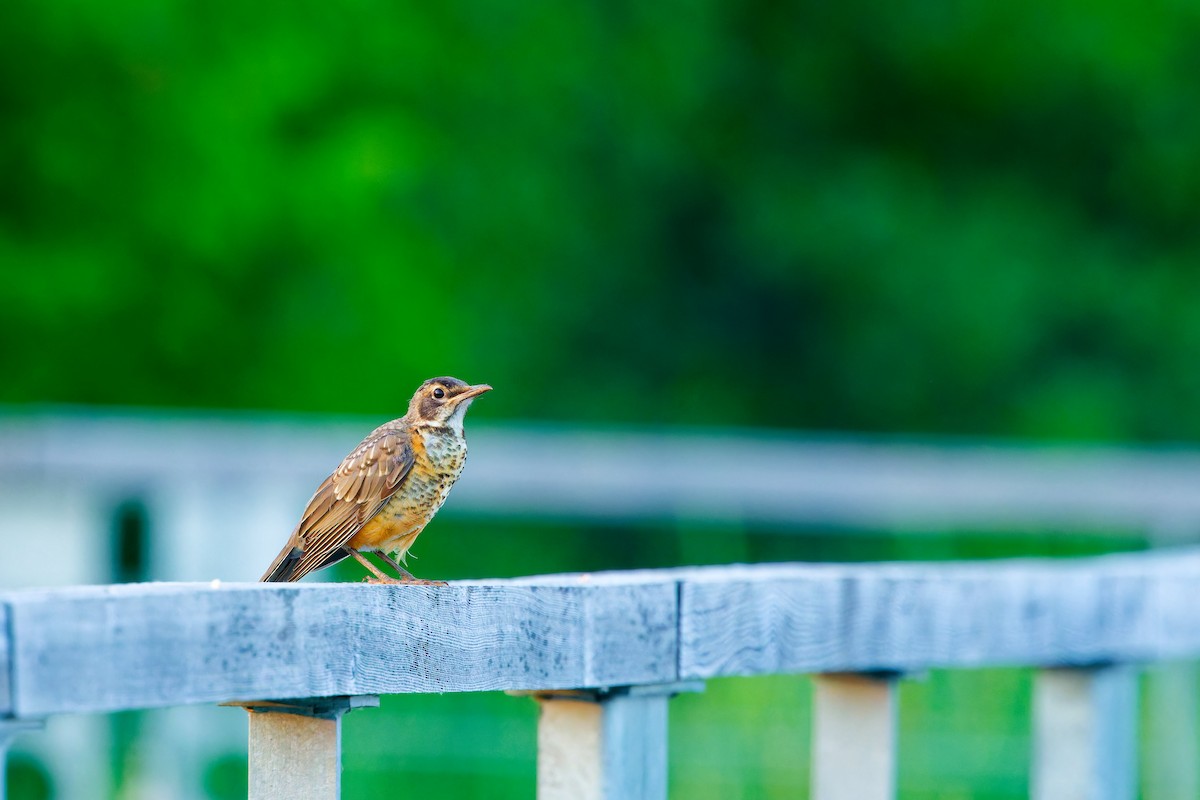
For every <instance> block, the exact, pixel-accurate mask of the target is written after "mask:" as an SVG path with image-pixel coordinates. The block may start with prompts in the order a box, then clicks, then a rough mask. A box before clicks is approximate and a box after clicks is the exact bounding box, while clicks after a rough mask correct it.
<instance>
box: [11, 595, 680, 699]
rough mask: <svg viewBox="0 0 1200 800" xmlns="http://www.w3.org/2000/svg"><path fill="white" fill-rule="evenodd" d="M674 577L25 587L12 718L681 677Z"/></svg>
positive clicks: (18, 609)
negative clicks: (599, 582)
mask: <svg viewBox="0 0 1200 800" xmlns="http://www.w3.org/2000/svg"><path fill="white" fill-rule="evenodd" d="M675 598H676V587H675V584H674V583H669V582H668V583H665V584H661V583H660V584H656V583H646V584H640V585H629V586H605V587H592V586H588V585H559V586H517V585H456V586H450V587H429V586H370V585H366V584H340V585H329V584H326V585H320V584H313V585H303V584H301V585H295V584H289V585H280V584H242V585H223V586H219V587H216V588H214V587H212V586H210V585H208V584H141V585H125V586H111V587H90V588H78V589H63V590H49V591H34V592H20V593H15V594H12V595H8V596H7V597H6V600H7V603H8V607H9V609H10V612H11V615H12V630H13V636H14V639H13V643H12V644H13V649H12V651H11V658H12V668H13V670H14V672H15V674H16V675H17V680H16V682H15V692H14V702H13V706H14V713H15V714H16V715H18V716H23V717H31V716H32V717H37V716H44V715H47V714H56V713H69V712H89V711H90V712H103V711H112V710H117V709H123V708H147V707H158V706H169V705H182V704H186V703H203V702H223V701H230V700H249V699H254V698H263V697H266V698H270V697H288V696H295V695H304V696H314V697H320V696H332V695H356V694H385V693H399V692H446V691H484V690H489V689H547V688H575V687H591V686H609V685H616V684H623V683H632V682H639V683H640V682H663V681H673V680H675V669H676V661H677V654H676V649H675V646H676V637H675V631H676V629H677V619H676V614H675V608H676V600H675Z"/></svg>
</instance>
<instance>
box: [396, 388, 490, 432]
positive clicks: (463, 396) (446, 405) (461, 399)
mask: <svg viewBox="0 0 1200 800" xmlns="http://www.w3.org/2000/svg"><path fill="white" fill-rule="evenodd" d="M491 390H492V387H491V386H488V385H487V384H486V383H478V384H475V385H474V386H472V385H470V384H469V383H465V382H464V381H460V380H459V379H458V378H430V379H429V380H427V381H425V382H424V383H422V384H421V388H419V389H417V393H416V394H414V395H413V398H412V402H410V403H409V404H408V416H409V419H411V420H412V421H413V422H414V423H415V424H418V425H420V424H424V425H438V426H441V425H444V426H446V427H448V428H451V429H452V430H455V431H457V432H459V433H462V429H463V417H464V416H465V415H466V413H467V407H468V406H470V405H471V401H472V400H474V399H475V398H476V397H478V396H479V395H481V394H483V393H484V392H490V391H491Z"/></svg>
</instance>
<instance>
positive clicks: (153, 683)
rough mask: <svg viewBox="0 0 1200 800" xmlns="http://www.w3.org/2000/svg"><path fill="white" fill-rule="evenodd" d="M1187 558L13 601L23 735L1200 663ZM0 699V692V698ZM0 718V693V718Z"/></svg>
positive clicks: (178, 588)
mask: <svg viewBox="0 0 1200 800" xmlns="http://www.w3.org/2000/svg"><path fill="white" fill-rule="evenodd" d="M1197 586H1200V550H1196V549H1181V550H1178V551H1173V552H1172V551H1156V552H1155V553H1153V554H1147V553H1143V554H1131V555H1123V556H1110V557H1103V558H1095V559H1082V560H1073V561H1009V562H987V563H968V564H862V565H803V564H788V565H759V566H730V567H712V568H692V569H679V570H662V571H641V572H625V573H621V572H617V573H607V574H602V575H560V576H539V577H535V578H529V579H523V580H516V581H495V582H488V583H465V582H464V583H458V584H454V585H451V586H449V587H425V586H397V587H391V586H368V585H363V584H340V585H329V584H326V585H320V584H313V585H261V584H236V585H219V586H215V587H214V586H211V585H209V584H141V585H130V586H112V587H81V588H70V589H60V590H40V591H27V592H12V593H8V594H3V595H0V614H4V615H7V616H8V619H9V625H8V628H7V631H8V633H7V635H4V636H0V658H3V659H4V663H3V664H0V667H3V669H0V675H11V676H12V680H11V691H10V697H9V702H8V704H7V706H8V707H7V709H6V710H7V711H8V712H9V713H10V714H11V715H12V716H15V717H18V718H31V717H40V716H45V715H49V714H56V713H75V712H103V711H112V710H118V709H129V708H146V707H157V706H168V705H183V704H188V703H205V702H214V701H217V702H220V701H234V700H254V699H280V698H289V697H323V696H331V695H359V694H390V693H401V692H457V691H483V690H493V689H505V690H536V689H572V688H602V687H610V686H623V685H639V684H661V683H671V682H673V681H677V680H693V679H704V678H709V677H714V676H720V675H756V674H769V673H779V672H872V671H907V670H920V669H925V668H930V667H972V666H985V665H997V666H1000V665H1034V666H1058V665H1088V664H1097V663H1106V662H1129V661H1148V660H1157V659H1164V658H1171V657H1187V656H1195V655H1196V654H1198V653H1200V604H1198V603H1196V602H1195V596H1196V587H1197ZM2 685H3V681H0V686H2ZM2 697H3V694H2V690H0V698H2Z"/></svg>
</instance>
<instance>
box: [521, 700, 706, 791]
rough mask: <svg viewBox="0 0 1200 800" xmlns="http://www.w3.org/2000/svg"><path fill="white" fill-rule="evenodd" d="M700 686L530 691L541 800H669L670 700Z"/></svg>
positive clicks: (538, 789)
mask: <svg viewBox="0 0 1200 800" xmlns="http://www.w3.org/2000/svg"><path fill="white" fill-rule="evenodd" d="M703 687H704V684H703V683H700V682H688V683H670V684H662V685H648V686H622V687H616V688H613V689H606V690H584V691H560V692H535V693H534V697H535V698H536V699H537V701H538V705H539V706H540V709H539V717H538V767H537V772H538V788H537V797H538V800H666V797H667V701H668V700H669V699H670V698H671V697H674V696H675V695H676V694H679V693H680V692H695V691H701V690H702V689H703Z"/></svg>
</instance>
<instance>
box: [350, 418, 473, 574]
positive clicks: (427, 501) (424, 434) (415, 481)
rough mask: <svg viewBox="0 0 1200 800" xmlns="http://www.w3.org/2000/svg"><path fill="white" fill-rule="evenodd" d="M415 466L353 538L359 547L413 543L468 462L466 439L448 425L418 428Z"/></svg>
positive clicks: (401, 549)
mask: <svg viewBox="0 0 1200 800" xmlns="http://www.w3.org/2000/svg"><path fill="white" fill-rule="evenodd" d="M413 457H414V459H413V468H412V471H411V472H410V473H409V474H408V477H407V478H406V479H405V481H404V485H403V486H401V487H400V490H399V491H398V492H396V494H394V495H392V499H391V500H389V501H388V503H387V505H385V506H384V507H383V509H382V510H380V512H379V513H378V514H376V515H375V517H374V518H373V519H372V520H371V521H370V522H368V523H367V524H366V525H365V526H363V529H362V530H361V531H359V532H358V534H357V535H356V536H355V537H354V539H353V540H352V541H351V546H353V547H357V548H359V549H373V550H382V551H384V552H389V553H398V554H399V555H400V556H401V557H403V556H404V553H405V552H406V551H407V550H408V548H409V547H411V546H412V543H413V541H414V540H415V539H416V538H417V534H419V533H420V532H421V529H422V528H424V527H425V525H426V524H427V523H428V522H429V520H431V519H433V515H434V514H436V513H437V511H438V509H439V508H441V507H442V503H444V502H446V497H447V496H448V495H449V494H450V489H451V487H453V486H454V482H455V481H456V480H458V476H459V475H461V474H462V471H463V466H464V465H465V464H466V462H467V440H466V438H465V437H464V436H461V435H456V434H455V433H454V432H453V431H451V430H449V429H445V428H441V429H438V428H428V429H422V430H418V432H417V434H416V436H415V437H414V441H413Z"/></svg>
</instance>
